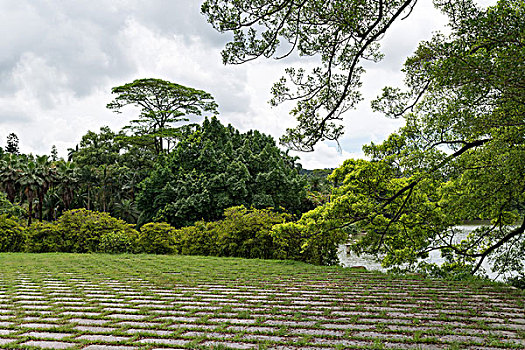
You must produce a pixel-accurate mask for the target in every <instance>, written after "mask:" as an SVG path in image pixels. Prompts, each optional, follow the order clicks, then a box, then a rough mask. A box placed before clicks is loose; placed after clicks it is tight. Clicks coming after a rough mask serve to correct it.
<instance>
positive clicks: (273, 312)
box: [0, 254, 525, 350]
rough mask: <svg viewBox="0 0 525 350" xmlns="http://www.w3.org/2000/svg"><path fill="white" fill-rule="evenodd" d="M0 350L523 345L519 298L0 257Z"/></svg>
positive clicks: (326, 272) (451, 285)
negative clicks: (48, 349) (1, 349)
mask: <svg viewBox="0 0 525 350" xmlns="http://www.w3.org/2000/svg"><path fill="white" fill-rule="evenodd" d="M0 348H7V349H40V348H53V349H89V350H96V349H108V350H111V349H113V350H119V349H120V350H126V349H283V350H284V349H366V348H369V349H480V350H481V349H509V348H511V349H525V304H524V293H523V292H522V291H518V290H516V289H511V288H509V287H506V286H502V285H498V284H490V283H473V282H470V283H467V282H450V281H441V280H427V279H423V278H421V277H418V276H402V277H399V276H391V275H387V274H381V273H375V272H368V271H359V270H351V269H343V268H340V267H319V266H312V265H307V264H303V263H298V262H290V261H267V260H245V259H232V258H213V257H189V256H155V255H104V254H84V255H82V254H0Z"/></svg>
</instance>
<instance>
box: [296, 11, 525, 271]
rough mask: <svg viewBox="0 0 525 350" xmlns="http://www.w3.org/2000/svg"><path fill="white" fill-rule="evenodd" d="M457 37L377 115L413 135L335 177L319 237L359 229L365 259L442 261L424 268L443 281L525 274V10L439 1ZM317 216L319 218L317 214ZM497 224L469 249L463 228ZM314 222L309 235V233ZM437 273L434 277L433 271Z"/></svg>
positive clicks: (316, 224) (427, 58)
mask: <svg viewBox="0 0 525 350" xmlns="http://www.w3.org/2000/svg"><path fill="white" fill-rule="evenodd" d="M440 3H441V5H440V6H441V8H442V9H443V11H444V12H446V13H447V14H448V15H449V16H450V23H451V28H452V33H451V34H450V36H449V37H445V36H443V35H441V34H436V35H435V37H434V38H433V39H432V40H430V41H429V42H424V43H422V44H421V45H420V46H419V48H418V49H417V51H416V53H415V55H414V56H413V57H411V58H409V59H408V60H407V62H406V64H405V72H406V75H407V78H406V82H407V85H408V87H409V91H408V92H401V91H400V90H397V89H392V88H386V89H385V91H384V94H383V96H382V98H381V99H379V100H378V101H376V102H375V103H374V107H375V108H376V109H379V110H382V111H383V112H385V113H386V114H387V115H389V116H399V115H402V116H403V117H404V118H405V120H406V126H405V127H403V128H401V129H400V130H399V132H397V133H394V134H392V135H391V136H390V137H389V138H388V139H387V140H386V141H385V142H383V143H382V144H379V145H376V144H371V145H369V146H365V147H364V150H365V152H366V154H367V155H368V156H369V157H370V159H371V161H364V160H348V161H346V162H345V163H344V164H343V166H342V167H340V168H339V169H336V170H335V171H334V173H333V174H332V175H331V180H332V181H334V182H335V183H336V184H339V187H336V188H335V189H334V192H333V194H332V198H331V200H330V203H327V204H325V205H324V206H323V207H321V208H317V209H316V210H315V211H317V215H315V214H314V213H309V214H307V215H305V217H308V218H311V219H312V220H313V224H312V225H313V228H312V229H311V230H310V232H312V234H315V235H324V234H328V233H330V232H334V233H336V234H337V233H338V232H339V230H341V229H342V228H344V227H348V226H350V225H356V226H357V227H358V228H359V229H360V230H361V231H364V232H366V234H365V235H363V236H361V237H357V238H358V239H357V242H356V244H355V245H354V249H355V250H356V251H357V252H367V253H372V254H376V255H378V256H379V257H380V258H381V259H382V262H383V264H384V265H385V266H399V265H402V264H408V268H415V267H417V265H418V264H419V261H420V259H421V258H425V257H427V256H428V254H429V253H430V252H431V251H433V250H439V251H440V252H441V255H442V256H443V257H444V259H445V263H444V265H443V266H441V267H440V269H441V271H438V270H437V268H438V267H436V266H426V265H425V263H422V264H420V265H421V267H422V268H424V269H426V270H427V271H430V270H432V271H433V272H432V273H434V274H441V273H444V274H446V273H450V272H451V271H455V272H458V273H463V272H464V271H468V272H469V273H471V274H472V273H475V272H477V271H479V270H480V267H481V264H482V262H483V261H484V260H485V259H487V258H492V259H494V262H495V264H494V266H495V268H496V269H497V270H498V271H499V272H502V273H507V272H511V271H515V272H518V273H519V272H520V271H523V269H524V260H523V256H524V255H525V243H524V241H525V237H524V236H525V235H524V231H525V218H524V211H523V208H524V204H525V182H524V181H523V176H524V174H525V145H524V142H523V139H524V131H525V124H524V112H525V94H524V93H523V86H524V80H523V79H524V77H525V74H524V73H525V72H524V67H525V66H524V65H523V62H524V60H525V49H524V46H523V41H524V40H525V37H524V34H525V33H524V32H523V30H522V28H524V27H525V23H524V21H525V6H524V4H523V2H521V1H500V2H499V3H498V5H497V6H495V7H491V8H488V9H486V10H480V9H478V8H476V7H475V6H474V5H473V4H472V3H471V2H469V1H464V2H461V3H459V2H458V3H455V2H454V3H450V2H440ZM315 211H314V212H315ZM472 219H481V220H488V221H489V222H490V224H489V225H486V226H484V227H480V228H478V229H477V230H475V231H473V232H472V233H470V234H469V235H468V236H467V237H466V238H465V239H460V240H459V241H458V240H457V239H455V237H457V236H458V233H459V232H458V229H455V226H457V225H458V224H460V223H461V222H462V221H463V220H472ZM305 220H306V219H304V218H303V219H301V220H300V222H299V223H301V222H305V225H306V227H305V228H304V230H306V231H307V232H308V230H309V229H308V228H307V227H308V224H309V222H308V223H307V222H306V221H305ZM429 269H430V270H429Z"/></svg>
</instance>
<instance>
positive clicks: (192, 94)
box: [0, 0, 525, 282]
mask: <svg viewBox="0 0 525 350" xmlns="http://www.w3.org/2000/svg"><path fill="white" fill-rule="evenodd" d="M415 3H416V1H415V0H404V1H390V2H362V1H357V0H356V1H354V0H351V1H344V2H337V1H336V2H329V3H328V4H326V3H325V2H319V1H313V0H312V1H302V2H300V3H297V2H294V1H284V2H279V1H266V2H264V3H261V4H259V3H257V4H255V3H254V2H253V1H247V0H239V1H235V2H234V3H232V2H229V1H224V0H207V1H205V2H204V4H203V5H202V12H203V13H204V14H205V15H206V16H207V17H208V20H209V21H210V23H211V24H212V25H213V26H214V27H215V28H216V29H217V30H219V31H222V32H224V31H231V32H233V33H234V36H233V41H232V42H231V43H229V44H227V46H226V49H225V50H224V52H223V53H224V56H223V57H224V61H225V62H226V63H233V64H237V63H243V62H246V61H250V60H253V59H257V58H259V57H261V56H264V57H272V56H275V54H276V53H278V54H279V55H281V53H282V50H281V49H282V48H281V47H280V45H281V43H289V44H290V45H291V46H290V47H289V49H290V51H289V54H292V53H293V52H294V51H297V53H299V54H300V55H306V56H315V55H318V56H319V57H320V58H321V66H320V67H317V68H315V69H314V70H313V71H312V73H311V74H307V73H306V72H305V71H304V70H302V69H289V70H288V71H287V72H288V75H289V78H288V79H289V80H287V79H286V78H283V79H282V80H281V81H279V82H278V83H277V84H276V85H275V86H274V89H273V93H274V95H275V96H274V99H273V100H272V102H273V103H274V104H278V103H281V102H283V101H287V100H294V101H296V102H297V106H296V107H295V108H294V109H293V110H292V114H293V115H294V116H296V117H297V119H298V122H299V125H298V127H296V128H293V129H290V130H288V133H287V134H286V135H285V136H284V137H283V139H282V140H281V141H282V143H283V144H285V145H287V146H289V147H291V148H295V149H300V150H312V149H313V147H314V145H315V144H316V143H317V142H319V141H322V140H337V139H338V138H339V137H340V135H341V134H342V128H341V126H340V125H338V124H337V121H338V120H340V119H341V118H342V113H343V112H345V111H347V110H348V109H349V108H352V107H353V106H354V105H355V103H357V101H359V100H360V95H359V93H358V90H357V89H358V88H359V86H360V74H361V73H362V68H361V67H360V61H361V60H363V59H368V60H379V59H380V57H381V53H380V51H379V46H378V45H376V44H377V43H378V41H379V40H380V39H381V38H382V37H383V34H384V33H385V32H386V31H387V30H388V28H389V27H390V26H391V25H392V23H393V22H394V21H395V20H397V19H399V18H401V17H402V16H403V15H404V14H405V13H407V12H410V11H409V10H410V9H411V7H413V6H414V5H415ZM435 6H436V7H437V8H439V9H440V10H441V11H442V12H443V13H445V14H446V15H447V16H448V17H449V26H450V34H449V35H443V34H439V33H437V34H435V35H434V37H433V38H432V39H431V40H429V41H427V42H423V43H421V44H420V46H419V47H418V49H417V50H416V52H415V53H414V55H413V56H412V57H410V58H409V59H408V60H407V61H406V63H405V68H404V73H405V75H406V86H407V90H406V91H402V90H401V89H398V88H392V87H387V88H385V89H384V91H383V94H382V96H381V97H380V98H378V99H377V100H376V101H373V103H372V106H373V108H374V109H376V110H377V111H381V112H382V113H384V114H385V115H386V116H388V117H393V118H404V120H405V121H406V124H405V126H404V127H402V128H401V129H400V130H398V131H397V132H395V133H393V134H392V135H390V136H389V137H388V138H387V139H386V140H385V141H384V142H382V143H379V144H374V143H372V144H369V145H366V146H364V151H365V153H366V155H367V156H368V160H354V159H349V160H347V161H346V162H345V163H344V164H343V165H342V166H341V167H339V168H337V169H335V170H334V171H333V172H331V171H328V170H316V171H304V170H303V169H301V167H300V165H299V164H298V163H297V159H296V158H293V157H290V156H289V155H288V153H287V152H284V151H282V150H281V149H279V148H278V147H277V145H276V143H275V141H274V140H273V138H272V137H270V136H268V135H264V134H262V133H260V132H258V131H253V130H252V131H249V132H246V133H240V132H239V131H238V130H236V129H235V128H234V127H233V126H231V125H228V126H224V125H223V124H221V122H220V121H219V119H218V118H217V117H216V116H213V115H214V114H217V109H218V106H217V105H216V103H215V102H214V100H213V97H212V96H211V95H210V94H208V93H206V92H204V91H201V90H196V89H193V88H189V87H185V86H181V85H178V84H174V83H171V82H166V81H162V80H159V79H140V80H135V81H134V82H132V83H129V84H125V85H122V86H119V87H115V88H114V89H113V90H112V92H113V93H114V94H115V95H116V97H115V99H114V100H113V101H112V102H111V103H109V104H108V106H107V107H108V108H109V109H112V110H115V111H116V112H120V111H121V110H122V109H123V108H125V107H126V106H128V105H131V106H135V107H138V108H139V109H140V114H139V116H138V117H137V119H136V120H133V121H131V122H130V124H129V125H128V126H127V127H125V128H124V129H123V130H121V131H119V132H113V131H112V130H110V129H109V128H107V127H103V128H101V129H100V131H99V132H98V133H97V132H91V131H90V132H88V133H87V134H86V135H84V136H83V138H82V140H81V141H80V143H79V144H78V145H77V146H76V147H75V148H73V149H70V154H69V159H68V161H65V160H62V159H57V157H56V149H54V150H52V152H51V157H48V156H36V157H35V156H32V155H24V154H19V148H18V138H17V137H16V135H14V134H10V135H9V136H8V140H7V145H6V146H5V151H2V153H1V154H0V188H1V189H2V191H3V193H1V194H0V214H2V216H0V218H1V220H2V225H3V226H2V227H3V229H2V231H1V232H0V234H1V235H2V236H1V237H0V247H1V249H2V250H5V251H10V250H16V251H19V250H24V251H35V252H37V251H38V252H46V251H69V252H147V253H159V254H164V253H180V254H201V255H217V256H235V257H249V258H285V259H297V260H303V261H308V262H313V263H316V264H334V263H336V262H337V257H336V248H337V246H338V244H340V243H341V242H344V241H346V240H347V239H348V238H349V237H352V238H353V239H354V244H353V249H354V250H355V251H356V252H358V253H363V252H366V253H371V254H375V255H376V256H377V257H378V258H379V259H380V260H381V261H382V263H383V264H384V265H385V266H390V267H395V268H397V269H408V270H419V271H424V272H426V273H430V274H433V275H435V276H444V275H447V274H451V273H452V274H455V275H456V276H460V275H463V274H475V273H478V272H480V268H481V266H482V263H483V262H484V261H485V260H487V259H491V260H492V262H493V264H494V266H495V268H496V269H497V270H498V271H499V272H502V273H505V272H513V273H514V274H517V275H518V277H516V281H518V282H519V281H520V279H521V281H523V279H525V276H524V275H523V274H524V271H525V266H524V264H525V262H524V260H523V256H525V182H524V181H523V178H524V175H525V148H524V139H525V137H524V135H525V119H524V115H525V114H524V112H525V93H524V92H523V86H524V85H525V83H524V77H525V74H524V73H525V71H524V65H523V62H524V61H525V46H524V41H525V34H524V33H525V32H524V31H523V28H525V6H524V3H523V1H518V0H510V1H499V2H498V4H497V5H496V6H493V7H489V8H487V9H481V8H478V7H477V6H475V4H474V3H473V2H472V1H469V0H466V1H435ZM285 56H287V55H286V54H285V55H284V56H282V57H285ZM288 81H291V82H292V83H293V85H295V86H296V88H297V89H296V90H294V91H293V90H292V89H291V88H290V87H289V85H288ZM206 114H211V115H212V116H210V115H207V116H206V117H205V118H204V121H203V122H202V123H200V124H199V123H196V119H195V117H196V116H202V115H206ZM189 122H191V123H189ZM329 173H331V175H329V176H327V175H328V174H329ZM303 174H306V175H303ZM71 209H75V210H71ZM116 218H118V219H116ZM23 219H26V220H27V224H26V223H23V224H22V223H21V221H22V220H23ZM35 219H38V221H39V222H38V223H34V222H33V221H34V220H35ZM464 220H482V221H483V222H485V223H488V224H486V225H485V226H483V227H480V228H478V229H477V230H475V231H474V232H472V233H471V234H470V235H468V236H467V237H465V238H464V239H459V240H458V239H457V237H458V236H457V234H458V232H457V229H455V227H457V225H459V224H461V223H462V222H463V221H464ZM45 221H47V222H45ZM130 224H133V225H134V226H133V227H132V226H130ZM433 251H439V252H440V253H441V255H442V256H443V257H444V258H445V263H444V264H443V265H442V266H435V265H430V264H428V263H425V262H422V259H424V258H426V257H428V255H429V254H430V253H432V252H433Z"/></svg>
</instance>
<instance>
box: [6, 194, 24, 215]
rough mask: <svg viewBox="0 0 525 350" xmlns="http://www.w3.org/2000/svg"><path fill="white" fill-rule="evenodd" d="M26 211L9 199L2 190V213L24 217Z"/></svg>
mask: <svg viewBox="0 0 525 350" xmlns="http://www.w3.org/2000/svg"><path fill="white" fill-rule="evenodd" d="M25 213H26V212H25V210H24V209H23V208H22V207H20V206H18V205H16V204H13V203H11V202H10V201H9V200H8V199H7V195H6V194H5V193H4V192H0V215H3V214H7V215H10V216H16V217H19V218H21V217H24V215H25Z"/></svg>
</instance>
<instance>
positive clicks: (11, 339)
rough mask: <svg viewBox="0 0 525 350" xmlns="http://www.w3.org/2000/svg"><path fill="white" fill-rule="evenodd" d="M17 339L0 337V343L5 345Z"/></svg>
mask: <svg viewBox="0 0 525 350" xmlns="http://www.w3.org/2000/svg"><path fill="white" fill-rule="evenodd" d="M17 340H18V339H13V338H0V345H7V344H9V343H14V342H15V341H17Z"/></svg>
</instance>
